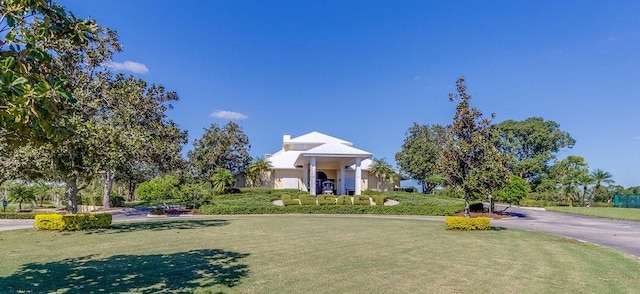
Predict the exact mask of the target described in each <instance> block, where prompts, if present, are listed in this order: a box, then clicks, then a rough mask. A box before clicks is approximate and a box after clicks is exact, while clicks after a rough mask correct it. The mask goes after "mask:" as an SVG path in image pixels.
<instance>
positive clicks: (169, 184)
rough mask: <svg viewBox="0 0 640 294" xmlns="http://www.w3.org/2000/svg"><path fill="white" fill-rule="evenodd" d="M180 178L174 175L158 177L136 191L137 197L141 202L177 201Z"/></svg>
mask: <svg viewBox="0 0 640 294" xmlns="http://www.w3.org/2000/svg"><path fill="white" fill-rule="evenodd" d="M179 183H180V181H179V180H178V178H176V177H175V176H172V175H164V176H161V177H157V178H155V179H153V180H151V181H149V182H144V183H142V184H140V185H139V186H138V189H136V197H137V199H140V200H164V199H175V198H176V196H178V194H179V191H180V190H179V188H178V184H179Z"/></svg>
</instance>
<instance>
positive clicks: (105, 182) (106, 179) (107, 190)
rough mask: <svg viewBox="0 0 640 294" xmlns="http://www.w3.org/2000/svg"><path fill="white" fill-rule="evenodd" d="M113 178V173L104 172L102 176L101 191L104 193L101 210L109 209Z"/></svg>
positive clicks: (114, 173) (114, 174)
mask: <svg viewBox="0 0 640 294" xmlns="http://www.w3.org/2000/svg"><path fill="white" fill-rule="evenodd" d="M115 176H116V172H115V171H106V172H104V173H103V174H102V189H103V192H104V194H103V195H102V208H104V209H108V208H110V207H111V189H112V188H113V179H114V178H115Z"/></svg>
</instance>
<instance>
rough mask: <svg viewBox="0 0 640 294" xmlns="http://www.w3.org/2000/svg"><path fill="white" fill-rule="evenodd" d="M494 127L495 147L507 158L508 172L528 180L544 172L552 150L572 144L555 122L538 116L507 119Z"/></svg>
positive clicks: (552, 152)
mask: <svg viewBox="0 0 640 294" xmlns="http://www.w3.org/2000/svg"><path fill="white" fill-rule="evenodd" d="M493 130H494V136H495V137H496V139H497V146H498V148H499V149H500V151H501V152H502V153H504V154H507V155H508V156H509V158H510V162H509V169H510V171H511V172H512V173H513V174H516V175H518V176H520V177H521V178H523V179H525V180H527V181H528V182H531V180H532V179H534V178H536V177H537V176H539V175H540V174H542V173H544V172H546V171H547V168H548V163H549V162H550V161H551V160H553V159H555V153H557V152H558V151H559V150H560V149H562V148H565V147H568V148H571V147H573V145H574V144H575V140H574V139H573V138H572V137H571V136H570V135H569V133H567V132H564V131H562V130H560V125H559V124H558V123H556V122H554V121H549V120H548V121H545V120H544V119H543V118H541V117H531V118H528V119H525V120H524V121H515V120H506V121H503V122H501V123H499V124H497V125H495V126H494V128H493Z"/></svg>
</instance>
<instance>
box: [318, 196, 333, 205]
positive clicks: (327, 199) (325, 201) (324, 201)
mask: <svg viewBox="0 0 640 294" xmlns="http://www.w3.org/2000/svg"><path fill="white" fill-rule="evenodd" d="M335 204H336V197H335V196H333V195H320V196H318V205H335Z"/></svg>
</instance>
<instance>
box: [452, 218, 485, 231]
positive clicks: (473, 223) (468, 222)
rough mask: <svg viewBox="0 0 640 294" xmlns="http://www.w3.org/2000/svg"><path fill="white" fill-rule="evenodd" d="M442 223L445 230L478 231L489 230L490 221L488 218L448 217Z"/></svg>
mask: <svg viewBox="0 0 640 294" xmlns="http://www.w3.org/2000/svg"><path fill="white" fill-rule="evenodd" d="M444 222H445V225H446V227H447V230H458V231H479V230H489V229H491V219H490V218H488V217H462V216H448V217H446V218H445V220H444Z"/></svg>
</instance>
